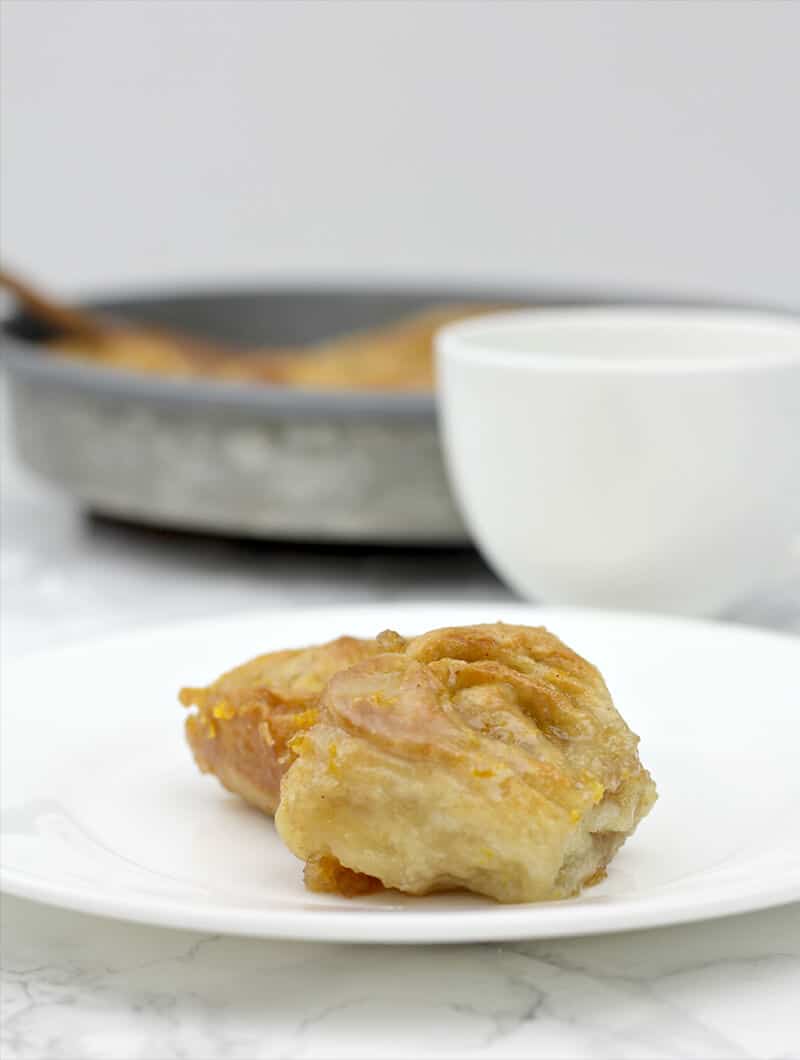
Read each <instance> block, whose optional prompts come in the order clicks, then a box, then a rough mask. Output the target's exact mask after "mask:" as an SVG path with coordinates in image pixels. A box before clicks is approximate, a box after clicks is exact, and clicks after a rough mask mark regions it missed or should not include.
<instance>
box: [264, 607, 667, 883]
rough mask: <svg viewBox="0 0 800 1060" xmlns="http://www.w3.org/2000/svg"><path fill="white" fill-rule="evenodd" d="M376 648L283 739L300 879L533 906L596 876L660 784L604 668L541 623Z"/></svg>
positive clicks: (283, 815) (285, 829)
mask: <svg viewBox="0 0 800 1060" xmlns="http://www.w3.org/2000/svg"><path fill="white" fill-rule="evenodd" d="M382 642H383V643H384V644H387V643H388V644H389V645H390V646H391V649H392V650H390V651H388V652H387V651H381V652H379V653H377V654H375V653H368V657H366V658H364V659H362V660H361V661H359V662H356V663H355V664H354V665H353V666H350V667H349V668H348V669H344V670H341V671H340V672H339V673H336V674H335V675H334V676H332V677H331V679H330V681H329V682H328V684H327V686H326V687H325V689H324V691H323V692H322V694H321V696H320V697H319V700H318V708H317V709H318V717H317V718H316V720H315V722H314V724H313V725H311V726H310V727H305V726H304V727H303V729H302V731H301V732H298V733H297V735H295V736H294V737H292V738H291V739H290V740H289V741H288V748H289V752H290V754H291V755H292V756H294V761H293V763H291V765H290V768H289V769H288V772H287V773H286V774H285V776H284V777H283V781H282V784H281V798H280V805H279V807H278V811H277V814H276V825H277V828H278V831H279V833H280V835H281V837H282V838H283V840H284V842H285V843H286V844H287V846H288V847H289V849H290V850H292V851H293V852H294V853H295V854H296V855H297V856H298V857H299V858H301V859H302V860H303V861H304V862H305V863H306V870H305V879H306V883H307V885H308V886H309V887H310V888H312V889H315V890H332V891H338V892H340V893H345V894H353V893H360V892H363V891H365V890H368V889H370V888H371V887H376V886H379V885H383V886H385V887H392V888H396V889H398V890H400V891H404V892H407V893H409V894H427V893H429V892H433V891H441V890H450V889H454V888H466V889H467V890H470V891H474V892H477V893H479V894H484V895H488V896H490V897H492V898H495V899H497V900H498V901H501V902H532V901H540V900H545V899H557V898H566V897H569V896H570V895H574V894H576V893H577V892H578V891H579V890H580V888H581V887H582V886H584V885H587V884H591V883H594V882H596V881H597V880H599V879H601V878H602V877H603V876H604V875H605V870H606V866H607V865H608V863H609V862H610V860H611V858H612V857H613V856H614V854H615V853H616V851H617V850H618V849H619V847H620V846H621V845H622V844H623V843H624V841H625V839H626V838H627V837H628V836H629V835H630V834H631V833H632V832H633V830H634V829H635V827H636V825H637V824H638V822H639V821H640V820H641V818H642V817H644V816H645V814H646V813H647V812H648V811H649V810H650V808H651V807H652V805H653V803H654V801H655V798H656V792H655V786H654V784H653V781H652V779H651V777H650V775H649V773H648V772H647V770H645V769H644V768H643V766H642V765H641V763H640V761H639V756H638V753H637V744H638V737H637V736H635V735H634V733H632V732H631V730H630V729H629V728H628V726H627V725H626V724H625V722H624V721H623V719H622V718H621V717H620V715H619V713H618V712H617V710H616V709H615V707H614V705H613V703H612V700H611V697H610V695H609V693H608V690H607V688H606V685H605V683H604V681H603V678H602V677H601V675H600V673H599V672H598V671H597V670H596V669H595V668H594V667H593V666H592V665H590V664H589V663H588V662H586V661H585V660H584V659H582V658H581V657H580V656H579V655H577V654H575V652H573V651H572V650H571V649H569V648H568V647H567V646H566V645H564V644H563V643H562V642H561V641H560V640H558V638H557V637H555V636H553V634H551V633H549V632H548V631H547V630H545V629H541V628H530V627H526V626H514V625H504V624H502V623H497V624H494V625H478V626H465V627H459V628H449V629H440V630H434V631H432V632H430V633H426V634H424V635H423V636H421V637H417V638H415V639H412V640H410V641H407V642H404V641H403V640H402V638H400V637H397V635H393V636H389V637H387V636H386V635H384V637H383V638H382ZM378 643H380V641H379V642H378Z"/></svg>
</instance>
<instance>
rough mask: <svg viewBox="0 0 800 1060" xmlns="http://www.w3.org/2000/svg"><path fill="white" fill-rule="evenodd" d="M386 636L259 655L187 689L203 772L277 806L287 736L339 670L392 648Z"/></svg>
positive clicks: (287, 756)
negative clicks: (208, 683)
mask: <svg viewBox="0 0 800 1060" xmlns="http://www.w3.org/2000/svg"><path fill="white" fill-rule="evenodd" d="M392 643H393V641H392V640H391V639H388V640H387V639H386V638H384V640H383V641H382V642H380V643H379V642H378V641H376V640H359V639H357V638H355V637H339V638H338V639H337V640H333V641H330V643H328V644H321V645H318V646H315V647H311V648H303V649H298V650H292V651H276V652H270V653H268V654H266V655H259V656H258V657H257V658H255V659H251V660H250V662H247V663H244V664H243V665H242V666H237V667H236V668H235V669H233V670H230V671H229V672H228V673H225V674H223V675H222V677H220V678H219V679H218V680H216V681H214V682H213V684H211V685H208V687H205V688H183V689H181V692H180V697H179V698H180V701H181V702H182V703H183V704H184V706H186V707H193V708H195V709H194V710H193V711H192V713H191V714H189V716H188V717H187V718H186V739H187V740H188V742H189V746H190V747H191V749H192V753H193V755H194V759H195V762H196V763H197V765H198V767H199V769H200V771H201V772H203V773H212V774H214V775H215V776H216V777H217V779H218V780H219V781H220V783H221V784H222V785H223V787H226V788H227V789H228V791H232V792H233V793H234V794H236V795H241V797H242V798H243V799H244V800H245V801H246V802H249V803H250V804H251V805H252V806H256V807H257V808H258V809H259V810H263V811H264V813H270V814H271V813H274V811H275V807H276V806H277V804H278V792H279V787H280V779H281V776H282V774H283V773H284V771H285V770H286V768H287V767H288V765H289V763H290V761H291V759H292V754H291V751H290V749H289V743H290V741H291V739H292V737H293V736H295V735H296V734H297V733H298V732H299V731H301V730H303V729H306V728H308V726H310V725H312V724H313V723H314V721H315V720H316V718H317V710H316V708H317V701H318V699H319V694H320V692H321V691H322V689H323V688H324V687H325V684H326V683H327V681H328V680H329V679H330V678H331V677H332V676H333V674H334V673H336V672H337V671H338V670H341V669H344V668H346V667H348V666H351V665H352V664H353V663H356V662H358V661H359V660H362V659H365V658H368V657H369V656H370V655H375V654H376V653H377V652H380V651H383V652H385V651H387V650H388V649H390V648H391V645H392Z"/></svg>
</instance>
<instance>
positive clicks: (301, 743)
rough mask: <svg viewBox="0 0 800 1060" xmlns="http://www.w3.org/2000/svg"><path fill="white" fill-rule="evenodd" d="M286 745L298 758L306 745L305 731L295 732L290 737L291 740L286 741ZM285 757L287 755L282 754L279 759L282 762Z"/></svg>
mask: <svg viewBox="0 0 800 1060" xmlns="http://www.w3.org/2000/svg"><path fill="white" fill-rule="evenodd" d="M286 746H287V748H288V749H289V750H290V751H291V752H292V754H293V755H296V756H297V757H298V758H299V757H300V755H301V754H302V753H303V751H304V750H305V746H306V734H305V732H298V733H295V735H294V736H293V737H292V738H291V740H289V742H288V744H287V745H286ZM287 757H288V756H286V755H282V756H281V758H280V759H279V761H281V762H283V761H285V760H286V758H287Z"/></svg>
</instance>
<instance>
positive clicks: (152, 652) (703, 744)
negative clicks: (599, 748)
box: [2, 604, 800, 942]
mask: <svg viewBox="0 0 800 1060" xmlns="http://www.w3.org/2000/svg"><path fill="white" fill-rule="evenodd" d="M497 619H504V620H506V621H509V622H523V623H530V624H542V623H543V624H546V625H547V626H549V627H550V628H551V629H552V630H553V631H554V632H556V633H557V634H558V635H559V636H561V637H562V638H563V639H564V640H565V641H567V643H569V644H570V645H571V646H573V647H574V648H575V649H576V650H577V651H579V652H580V653H581V654H583V655H585V656H586V657H587V658H589V659H591V660H592V661H593V662H595V663H596V664H597V665H598V666H599V667H600V668H601V670H602V671H603V673H604V675H605V677H606V679H607V681H608V684H609V686H610V688H611V691H612V694H613V695H614V698H615V700H616V703H617V705H618V707H619V709H620V711H621V712H622V714H623V716H624V717H625V718H626V720H627V721H628V722H629V723H630V725H631V726H632V728H633V729H634V730H635V731H636V732H638V733H639V734H640V735H641V737H642V744H641V753H642V759H643V761H644V763H645V764H646V765H647V766H648V768H649V769H650V770H651V771H652V773H653V775H654V777H655V779H656V781H657V783H658V787H659V792H660V799H659V801H658V803H657V804H656V807H655V809H654V810H653V812H652V813H651V815H650V817H649V818H647V819H646V820H645V821H644V822H643V823H642V825H641V826H640V828H639V831H638V832H637V833H636V834H635V835H634V836H633V838H632V839H631V840H629V842H628V843H627V845H626V846H625V847H624V848H623V850H622V851H621V853H620V854H619V856H618V857H617V858H616V859H615V861H614V862H613V863H612V865H611V867H610V871H609V876H608V879H607V880H605V881H604V882H603V883H601V884H600V885H599V886H597V887H593V888H591V889H589V890H587V891H586V892H585V893H584V894H583V895H582V896H581V897H579V898H576V899H572V900H570V901H566V902H557V903H547V904H540V905H516V906H500V905H497V904H495V903H493V902H491V901H488V900H484V899H481V898H478V897H475V896H471V895H466V894H450V895H437V896H435V897H427V898H410V897H406V896H403V895H400V894H397V893H394V892H389V891H387V892H384V893H381V894H377V895H371V896H369V897H366V898H359V899H353V900H347V899H337V898H335V897H332V896H329V895H315V894H310V893H309V892H307V891H305V890H304V888H303V883H302V872H301V865H300V863H299V862H298V861H297V860H295V858H294V857H293V856H292V855H291V854H290V853H289V852H288V851H287V850H285V849H284V847H283V846H282V844H281V842H280V840H279V839H278V837H277V835H276V833H275V829H274V827H273V824H272V822H271V821H270V820H269V819H267V818H265V817H263V816H262V815H261V814H259V813H257V812H256V811H254V810H251V809H249V808H248V807H246V806H245V805H244V804H243V803H241V802H240V801H239V800H238V799H236V798H234V797H233V796H231V795H229V794H228V793H227V792H225V791H224V790H223V789H222V788H221V787H220V786H219V785H218V784H217V782H216V781H215V780H214V779H213V778H210V777H203V776H201V775H200V774H199V773H198V772H197V770H196V768H195V766H194V764H193V763H192V760H191V757H190V754H189V752H188V749H187V747H186V745H185V743H184V740H183V733H182V721H183V715H182V711H181V709H180V708H179V707H178V705H177V703H176V701H175V692H176V690H177V688H178V687H179V686H180V685H182V684H198V683H200V682H203V681H207V680H210V679H212V678H213V677H215V676H216V675H217V674H218V673H219V672H221V671H222V670H223V669H225V668H228V667H230V666H232V665H235V664H237V663H239V662H242V661H243V660H245V659H246V658H248V657H250V656H252V655H255V654H257V653H258V652H262V651H267V650H270V649H274V648H282V647H289V646H300V645H303V644H309V643H313V642H316V641H322V640H326V639H329V638H331V637H334V636H337V635H339V634H341V633H345V632H346V633H352V634H356V635H374V634H375V633H377V632H378V631H380V630H382V629H384V628H386V627H392V628H395V629H398V630H399V631H400V632H404V633H416V632H420V631H423V630H427V629H431V628H435V627H436V626H442V625H451V624H462V623H471V622H486V621H495V620H497ZM799 658H800V655H799V653H798V641H797V639H796V638H793V637H784V636H779V635H775V634H768V633H762V632H756V631H752V630H746V629H741V628H736V627H728V626H724V625H717V624H711V623H698V622H689V621H682V620H679V619H664V618H658V617H648V616H636V615H625V614H619V613H603V612H593V611H581V610H573V609H564V610H562V609H550V608H543V609H539V608H533V607H524V606H517V605H500V604H496V605H494V604H488V605H487V604H480V605H477V604H475V605H460V604H454V605H428V604H424V605H418V606H408V605H405V606H394V605H391V604H387V605H384V606H371V607H353V608H347V607H337V608H332V609H325V610H314V611H295V612H288V613H286V612H280V613H276V612H273V613H268V614H264V615H261V616H255V617H254V616H253V615H252V614H250V615H247V616H246V617H235V618H226V619H220V620H218V621H213V622H202V623H192V624H188V625H182V626H177V627H173V628H171V629H160V630H156V631H151V632H137V633H132V634H130V635H127V636H121V637H114V638H112V639H108V640H104V641H96V642H93V643H91V644H87V645H84V646H81V647H78V648H75V647H71V648H68V649H64V650H59V651H53V652H48V653H47V654H42V655H38V656H28V657H26V658H24V659H22V660H17V661H13V662H11V663H10V664H7V665H6V667H5V675H4V676H5V679H4V687H3V731H2V753H3V758H2V862H3V864H2V873H3V874H2V881H3V885H4V887H5V888H6V890H7V891H8V892H10V893H13V894H17V895H21V896H23V897H26V898H33V899H37V900H40V901H44V902H49V903H52V904H54V905H60V906H65V907H68V908H71V909H79V910H82V911H84V912H90V913H100V914H105V915H108V916H115V917H121V918H124V919H128V920H137V921H142V922H147V923H155V924H164V925H169V926H174V927H186V928H196V929H201V930H207V931H214V932H225V933H231V934H246V935H262V936H269V937H283V938H296V939H318V940H325V939H329V940H336V941H340V942H466V941H475V940H489V939H507V938H544V937H552V936H559V935H578V934H593V933H600V932H608V931H619V930H625V929H629V928H639V927H649V926H655V925H661V924H672V923H679V922H682V921H689V920H697V919H701V918H707V917H714V916H722V915H725V914H728V913H736V912H743V911H746V910H752V909H760V908H764V907H767V906H771V905H778V904H781V903H784V902H789V901H792V900H795V899H800V834H798V831H797V829H796V828H794V829H793V828H791V827H789V824H790V823H791V822H792V821H793V820H794V818H795V816H796V811H797V806H798V805H800V770H798V769H797V750H796V748H797V746H798V744H799V743H800V711H798V709H797V708H798V699H797V696H798V693H797V663H798V659H799Z"/></svg>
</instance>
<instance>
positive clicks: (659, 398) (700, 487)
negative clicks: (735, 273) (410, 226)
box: [437, 307, 800, 614]
mask: <svg viewBox="0 0 800 1060" xmlns="http://www.w3.org/2000/svg"><path fill="white" fill-rule="evenodd" d="M437 355H438V356H437V362H438V372H439V402H440V415H441V425H442V433H443V441H444V447H445V454H446V458H447V463H448V467H449V471H450V475H451V479H452V482H453V486H454V490H455V493H456V496H457V498H458V500H459V503H460V505H461V507H462V510H463V513H464V516H465V519H466V521H467V524H468V526H469V527H470V529H471V531H472V533H473V535H474V537H475V540H476V542H477V544H478V545H479V547H480V548H481V550H482V551H483V552H484V554H485V555H486V557H487V559H488V560H489V562H490V563H491V564H492V565H493V566H494V567H495V568H496V570H497V571H498V573H499V574H500V575H501V576H502V577H503V578H504V579H505V580H506V581H507V582H508V583H509V584H510V585H511V586H512V587H513V588H514V589H516V590H517V591H518V592H520V593H521V594H522V595H523V596H527V597H533V598H536V599H541V600H544V601H547V602H553V603H556V602H558V603H576V604H586V605H597V606H604V607H624V608H635V609H646V610H658V611H665V612H678V613H684V614H715V613H719V612H721V611H723V610H724V609H726V608H728V607H730V606H731V605H733V604H735V603H736V602H737V601H739V600H741V599H744V598H745V597H747V596H749V595H751V594H752V593H754V592H756V591H758V590H760V589H762V588H764V587H765V586H766V585H767V584H768V583H769V582H770V581H772V580H775V579H778V578H780V574H781V570H782V569H783V570H785V569H786V568H785V564H786V563H787V562H788V556H789V553H790V549H791V545H792V540H793V538H794V536H795V535H796V534H797V533H798V532H800V322H799V321H798V320H797V319H795V318H792V317H788V316H787V317H784V316H777V315H772V314H762V313H750V312H740V311H738V310H711V309H708V310H705V309H700V310H698V309H669V308H657V307H652V308H651V307H641V308H626V307H606V308H579V309H542V310H525V311H519V312H514V313H506V314H502V315H490V316H485V317H480V318H473V319H471V320H468V321H465V322H464V323H460V324H454V325H451V326H450V327H447V328H445V329H443V330H442V331H441V332H440V333H439V335H438V337H437Z"/></svg>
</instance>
